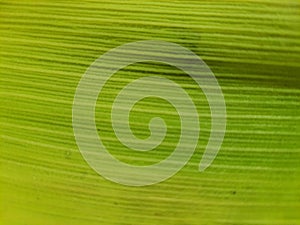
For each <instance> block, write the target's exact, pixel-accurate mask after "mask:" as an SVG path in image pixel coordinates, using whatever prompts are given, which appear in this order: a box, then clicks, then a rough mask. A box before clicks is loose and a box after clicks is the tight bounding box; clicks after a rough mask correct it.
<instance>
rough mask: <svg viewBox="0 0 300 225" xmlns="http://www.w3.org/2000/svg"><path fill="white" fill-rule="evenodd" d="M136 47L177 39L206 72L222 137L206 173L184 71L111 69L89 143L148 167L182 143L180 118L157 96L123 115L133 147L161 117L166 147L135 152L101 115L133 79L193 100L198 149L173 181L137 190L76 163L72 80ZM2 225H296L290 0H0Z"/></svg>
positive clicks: (298, 92)
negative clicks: (219, 102) (217, 92)
mask: <svg viewBox="0 0 300 225" xmlns="http://www.w3.org/2000/svg"><path fill="white" fill-rule="evenodd" d="M139 40H164V41H169V42H175V43H178V44H180V45H182V46H184V47H186V48H188V49H190V50H191V51H193V52H194V53H196V54H197V55H198V56H200V57H201V58H202V59H203V60H204V61H205V62H206V63H207V65H208V66H209V67H210V68H211V70H212V71H213V72H214V74H215V76H216V77H217V79H218V82H219V84H220V86H221V88H222V91H223V93H224V97H225V101H226V106H227V131H226V135H225V138H224V142H223V145H222V147H221V149H220V152H219V154H218V156H217V158H216V159H215V160H214V161H213V163H212V165H211V166H210V167H209V168H208V169H207V170H205V171H204V172H201V173H200V172H199V171H198V165H199V161H200V160H201V157H202V154H203V152H204V150H205V146H206V144H207V141H208V138H209V133H210V123H211V121H210V110H209V106H208V103H207V100H206V98H205V95H204V94H203V93H202V92H201V90H200V89H198V86H197V84H196V83H195V82H194V81H193V80H192V79H191V78H190V77H189V76H188V75H186V74H185V73H183V72H182V71H180V70H178V69H176V68H174V67H171V66H168V65H163V64H157V63H137V64H134V65H130V66H128V67H126V68H124V69H122V70H120V71H119V72H117V73H116V74H115V75H114V76H113V77H112V78H111V80H109V82H108V83H107V84H106V86H105V87H104V89H103V93H102V95H101V96H99V99H98V101H97V107H96V122H97V128H98V129H99V135H102V137H101V138H102V139H103V142H104V144H105V146H106V147H107V149H108V150H109V151H110V152H111V153H112V154H113V155H114V156H115V157H116V158H118V159H120V160H122V161H124V162H127V163H131V164H134V165H145V164H147V165H150V164H153V163H156V162H158V161H160V160H162V159H164V158H165V157H167V156H168V154H170V153H171V152H172V150H173V149H174V146H176V143H177V142H178V138H179V131H180V123H179V122H178V120H179V118H178V114H177V113H176V109H175V108H173V107H172V106H171V105H170V104H169V103H168V102H166V101H164V100H162V99H153V98H145V99H144V100H143V101H141V102H139V103H138V104H136V105H135V106H134V108H133V109H132V113H131V117H130V123H131V129H132V131H133V133H134V134H135V135H136V136H137V137H139V138H146V137H147V136H148V135H149V130H148V123H149V120H150V119H151V118H152V117H156V116H161V117H162V118H164V119H165V121H166V123H167V125H168V134H167V136H166V138H165V140H164V142H163V143H162V144H161V145H160V146H158V147H157V148H156V149H154V150H153V151H150V152H145V153H141V152H134V151H131V150H130V149H128V148H126V147H125V146H124V145H122V144H121V143H120V142H119V140H118V139H117V138H116V136H115V134H114V132H113V129H112V126H111V117H110V109H111V104H112V102H113V100H114V98H115V97H116V95H117V93H118V92H119V91H120V90H121V89H122V88H123V87H124V86H125V85H126V84H128V83H129V82H131V81H132V80H134V79H137V78H139V77H143V76H147V75H156V76H162V77H166V78H168V79H172V80H173V81H175V82H177V83H178V84H180V86H182V87H184V88H185V90H186V91H187V92H188V93H189V95H190V96H191V97H192V98H193V101H194V102H195V104H196V106H197V110H198V112H199V118H200V124H201V131H200V133H201V134H200V138H199V143H198V145H197V148H196V151H195V154H194V155H193V157H192V159H191V160H190V161H189V163H188V164H187V165H186V166H185V167H184V168H183V169H182V170H181V171H180V172H179V173H177V174H176V175H175V176H173V177H172V178H170V179H168V180H166V181H164V182H161V183H158V184H155V185H152V186H146V187H128V186H123V185H120V184H116V183H113V182H110V181H108V180H105V179H104V178H103V177H101V176H100V175H98V174H97V173H96V172H95V171H93V170H92V169H91V168H90V167H89V165H88V164H87V163H86V162H85V160H84V159H83V157H82V156H81V154H80V152H79V149H78V147H77V145H76V142H75V138H74V135H73V128H72V103H73V98H74V94H75V90H76V87H77V85H78V82H79V80H80V78H81V77H82V75H83V74H84V72H85V71H86V69H87V68H88V67H89V66H90V65H91V63H92V62H93V61H94V60H96V59H97V58H98V57H99V56H100V55H102V54H103V53H105V52H106V51H108V50H110V49H111V48H114V47H117V46H119V45H122V44H125V43H128V42H133V41H139ZM0 75H1V77H0V78H1V79H0V93H1V94H0V99H1V102H0V117H1V120H0V224H1V225H2V224H3V225H17V224H20V225H41V224H43V225H67V224H74V225H84V224H88V225H93V224H103V225H110V224H111V225H144V224H145V225H146V224H147V225H148V224H149V225H150V224H151V225H155V224H165V225H211V224H212V225H214V224H216V225H250V224H251V225H269V224H272V225H297V224H300V213H299V212H300V129H299V125H300V123H299V121H300V1H299V0H251V1H250V0H232V1H229V0H228V1H226V0H214V1H208V0H207V1H204V0H199V1H196V0H194V1H178V0H170V1H165V0H163V1H148V0H141V1H138V0H129V1H121V0H119V1H118V0H112V1H108V0H107V1H102V0H100V1H96V0H88V1H76V0H75V1H51V0H40V1H28V0H18V1H16V0H5V1H3V0H1V1H0Z"/></svg>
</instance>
